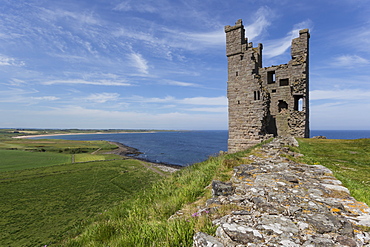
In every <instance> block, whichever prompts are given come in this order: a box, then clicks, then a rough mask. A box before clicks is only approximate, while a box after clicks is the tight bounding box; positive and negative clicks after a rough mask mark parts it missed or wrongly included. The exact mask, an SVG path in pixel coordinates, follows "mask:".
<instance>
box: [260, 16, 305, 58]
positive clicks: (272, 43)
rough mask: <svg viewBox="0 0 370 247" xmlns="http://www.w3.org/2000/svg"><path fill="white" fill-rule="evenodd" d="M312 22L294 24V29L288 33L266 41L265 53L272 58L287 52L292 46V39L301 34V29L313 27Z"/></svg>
mask: <svg viewBox="0 0 370 247" xmlns="http://www.w3.org/2000/svg"><path fill="white" fill-rule="evenodd" d="M311 27H312V22H311V21H310V20H307V21H304V22H301V23H298V24H296V25H294V27H293V29H292V30H291V31H290V32H289V33H287V35H286V36H285V37H283V38H280V39H275V40H268V41H265V42H264V49H263V50H264V53H263V54H264V55H265V56H266V57H267V58H272V57H276V56H279V55H281V54H283V53H285V52H286V51H287V50H288V49H289V47H290V46H291V43H292V39H294V38H297V37H298V36H299V30H301V29H305V28H309V29H311Z"/></svg>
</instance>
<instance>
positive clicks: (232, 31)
mask: <svg viewBox="0 0 370 247" xmlns="http://www.w3.org/2000/svg"><path fill="white" fill-rule="evenodd" d="M225 33H226V56H227V59H228V89H227V97H228V101H229V140H228V149H229V152H237V151H240V150H244V149H246V148H248V147H250V146H252V145H255V144H257V143H260V142H261V141H263V140H266V139H268V138H270V137H273V136H289V135H290V136H295V137H309V132H310V130H309V104H308V52H309V51H308V48H309V38H310V34H309V31H308V29H303V30H301V31H300V32H299V37H298V38H295V39H293V40H292V46H291V56H292V59H291V60H290V61H289V62H288V64H281V65H277V66H271V67H265V68H263V67H262V48H263V47H262V44H258V46H257V47H253V44H252V43H248V39H247V38H246V37H245V29H244V26H243V23H242V20H238V21H237V22H236V23H235V26H225Z"/></svg>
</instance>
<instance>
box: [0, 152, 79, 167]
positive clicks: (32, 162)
mask: <svg viewBox="0 0 370 247" xmlns="http://www.w3.org/2000/svg"><path fill="white" fill-rule="evenodd" d="M71 158H72V155H71V154H60V153H38V152H25V151H18V150H0V172H4V171H13V170H23V169H31V168H38V167H44V166H51V165H59V164H66V163H71Z"/></svg>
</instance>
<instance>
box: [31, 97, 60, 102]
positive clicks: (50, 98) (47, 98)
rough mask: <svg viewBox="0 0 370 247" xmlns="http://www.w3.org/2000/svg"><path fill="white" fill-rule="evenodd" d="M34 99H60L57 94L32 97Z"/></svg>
mask: <svg viewBox="0 0 370 247" xmlns="http://www.w3.org/2000/svg"><path fill="white" fill-rule="evenodd" d="M32 99H34V100H45V101H54V100H58V99H59V98H58V97H55V96H42V97H32Z"/></svg>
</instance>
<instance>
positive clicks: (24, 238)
mask: <svg viewBox="0 0 370 247" xmlns="http://www.w3.org/2000/svg"><path fill="white" fill-rule="evenodd" d="M39 154H40V153H39ZM158 179H159V175H158V174H156V173H154V172H152V171H150V170H147V169H145V168H144V167H143V166H142V165H141V163H140V162H139V161H136V160H113V161H101V162H100V161H97V162H87V163H74V164H65V165H55V166H47V167H42V168H34V169H26V170H17V171H8V172H0V198H1V200H0V215H1V218H0V229H2V230H1V236H0V246H44V245H50V244H51V243H53V242H55V241H56V240H58V239H60V238H62V237H63V236H65V235H66V234H67V235H68V229H74V231H76V229H77V230H78V227H77V228H76V226H78V225H83V224H84V222H86V221H88V219H91V218H94V217H98V216H99V215H100V214H101V213H102V212H104V210H105V209H108V208H110V207H112V206H113V205H115V204H117V203H119V202H121V201H122V200H125V199H128V198H130V197H132V196H133V195H134V194H135V193H137V192H138V191H140V190H141V189H143V188H145V187H148V186H150V185H151V184H152V183H153V182H154V181H157V180H158ZM74 233H75V232H74Z"/></svg>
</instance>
